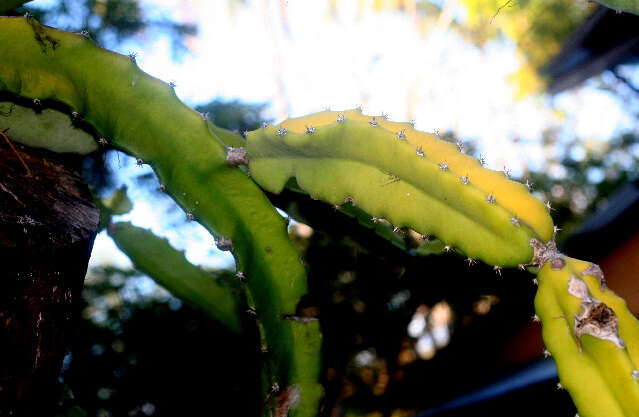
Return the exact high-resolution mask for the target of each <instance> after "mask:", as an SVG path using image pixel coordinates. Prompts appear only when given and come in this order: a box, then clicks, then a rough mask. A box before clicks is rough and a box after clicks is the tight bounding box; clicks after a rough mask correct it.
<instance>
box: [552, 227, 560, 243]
mask: <svg viewBox="0 0 639 417" xmlns="http://www.w3.org/2000/svg"><path fill="white" fill-rule="evenodd" d="M560 230H561V229H560V228H559V226H554V227H553V228H552V239H551V240H553V241H554V240H555V238H556V237H557V232H558V231H560Z"/></svg>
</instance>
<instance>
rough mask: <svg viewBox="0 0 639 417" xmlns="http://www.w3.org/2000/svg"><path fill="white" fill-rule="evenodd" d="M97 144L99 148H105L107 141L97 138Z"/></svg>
mask: <svg viewBox="0 0 639 417" xmlns="http://www.w3.org/2000/svg"><path fill="white" fill-rule="evenodd" d="M98 144H99V145H100V146H106V145H108V144H109V141H108V140H106V139H105V138H99V139H98Z"/></svg>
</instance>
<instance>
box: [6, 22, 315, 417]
mask: <svg viewBox="0 0 639 417" xmlns="http://www.w3.org/2000/svg"><path fill="white" fill-rule="evenodd" d="M0 38H1V39H2V40H3V41H2V42H1V43H0V54H1V55H2V56H3V62H4V63H5V65H2V66H0V91H2V92H3V93H5V94H7V95H8V96H10V97H12V98H14V99H15V100H14V101H21V102H24V101H25V100H28V101H29V102H32V101H33V100H38V101H37V103H38V104H39V105H42V106H45V107H48V106H55V107H56V108H57V109H63V110H65V112H66V113H67V114H69V115H72V114H76V113H77V114H78V115H79V117H81V118H82V119H83V120H84V121H85V122H86V123H87V124H89V125H90V126H91V127H92V128H93V129H95V131H96V132H97V134H98V135H99V137H101V138H105V140H106V141H108V143H109V144H110V145H111V146H114V147H117V148H119V149H122V150H124V151H125V152H128V153H130V154H133V155H135V156H136V157H137V158H138V161H139V163H148V164H150V165H151V166H152V167H153V169H154V170H155V172H156V174H157V175H158V178H159V180H160V183H161V184H162V185H163V187H164V188H165V190H166V191H167V193H169V194H170V195H171V196H172V197H173V198H174V199H175V200H176V201H177V202H178V204H180V206H182V208H184V210H185V211H186V212H188V213H192V215H193V217H194V219H196V220H197V221H199V222H200V223H202V225H204V226H205V227H206V228H207V229H208V230H209V231H210V232H211V233H213V234H214V235H216V236H218V242H220V241H222V239H226V240H228V241H230V242H232V244H231V245H229V247H228V248H229V249H230V248H232V251H233V254H234V256H235V259H236V265H237V268H238V271H241V272H242V273H243V274H244V275H245V276H246V278H247V284H246V287H247V292H248V296H249V297H248V299H249V303H250V305H251V307H252V308H254V310H255V311H256V312H257V318H258V320H259V324H260V329H261V330H262V333H263V340H264V343H265V345H266V346H267V348H268V351H269V354H268V355H267V356H266V360H265V363H266V364H267V368H268V370H267V371H265V375H266V379H267V382H268V387H270V386H271V385H274V384H278V385H279V386H280V387H282V388H281V389H282V391H283V392H289V393H290V392H292V388H291V389H289V387H294V388H295V393H296V396H297V397H298V399H299V400H298V401H297V403H296V405H297V408H296V409H295V410H294V412H293V413H294V414H295V415H298V416H312V415H315V414H316V412H317V409H318V404H319V399H320V397H321V392H322V389H321V386H320V385H319V383H318V379H319V361H320V354H319V348H320V335H319V325H318V323H317V322H310V323H306V322H296V321H293V320H288V319H286V318H285V317H287V316H290V315H295V313H296V306H297V303H298V301H299V300H300V298H301V296H302V295H303V294H304V293H305V292H306V280H305V272H304V269H303V267H302V265H301V264H300V262H299V254H298V252H297V250H296V249H295V247H294V246H293V244H292V243H291V242H290V240H289V239H288V235H287V230H286V225H285V222H284V219H283V218H282V217H281V216H280V215H279V214H278V213H277V212H276V211H275V209H274V208H273V206H272V205H271V204H270V203H269V202H268V200H267V199H266V197H265V196H264V194H263V193H262V192H261V191H260V190H259V188H258V187H257V186H256V185H255V184H254V183H253V182H252V181H251V180H250V179H249V178H248V177H247V176H246V174H245V173H244V172H242V171H241V170H240V169H238V168H235V167H232V166H230V165H228V164H227V163H226V162H225V157H226V145H225V143H224V142H223V141H222V139H221V138H220V135H219V134H217V133H219V131H216V129H214V128H211V127H210V124H209V123H208V122H207V121H206V120H203V118H202V116H201V115H200V114H198V113H197V112H195V111H194V110H191V109H189V108H188V107H187V106H185V105H184V104H182V103H181V102H180V101H179V100H178V99H177V98H176V97H175V93H174V92H173V89H172V88H171V87H170V86H169V85H167V84H165V83H164V82H162V81H160V80H157V79H155V78H152V77H150V76H148V75H147V74H145V73H144V72H142V71H141V70H140V69H139V68H138V67H137V66H136V64H135V63H134V62H132V60H131V59H129V58H128V57H126V56H123V55H119V54H115V53H112V52H109V51H106V50H104V49H101V48H99V47H97V46H96V45H94V44H93V42H91V40H90V39H87V38H86V37H84V36H81V35H76V34H72V33H68V32H64V31H60V30H55V29H52V28H48V27H45V26H42V25H40V24H39V23H38V22H36V21H35V20H34V19H33V18H29V17H27V18H0ZM226 135H227V136H228V135H232V134H231V133H230V132H228V133H226ZM237 140H238V141H241V138H239V139H237ZM236 143H239V142H236ZM268 387H267V388H265V396H266V391H268V390H269V388H268ZM269 412H270V410H268V409H265V411H264V413H265V415H268V414H269Z"/></svg>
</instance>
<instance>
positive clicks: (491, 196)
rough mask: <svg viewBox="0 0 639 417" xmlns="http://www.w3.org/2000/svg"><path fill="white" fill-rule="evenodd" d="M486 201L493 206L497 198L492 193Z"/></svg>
mask: <svg viewBox="0 0 639 417" xmlns="http://www.w3.org/2000/svg"><path fill="white" fill-rule="evenodd" d="M486 201H488V203H490V204H493V203H494V202H495V201H497V200H495V196H494V195H493V193H490V194H488V195H487V196H486Z"/></svg>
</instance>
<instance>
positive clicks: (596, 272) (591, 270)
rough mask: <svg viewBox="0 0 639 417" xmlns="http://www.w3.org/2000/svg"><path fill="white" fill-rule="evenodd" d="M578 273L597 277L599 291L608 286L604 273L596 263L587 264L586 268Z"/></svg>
mask: <svg viewBox="0 0 639 417" xmlns="http://www.w3.org/2000/svg"><path fill="white" fill-rule="evenodd" d="M579 275H591V276H593V277H595V278H597V279H598V280H599V288H601V291H605V290H606V288H608V286H607V285H606V279H605V278H604V273H603V271H602V270H601V268H600V267H599V265H597V264H593V263H591V264H590V265H588V268H586V269H585V270H584V271H583V272H582V273H581V274H579Z"/></svg>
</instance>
